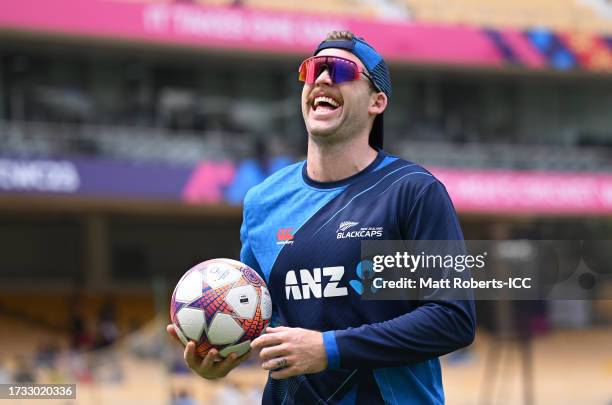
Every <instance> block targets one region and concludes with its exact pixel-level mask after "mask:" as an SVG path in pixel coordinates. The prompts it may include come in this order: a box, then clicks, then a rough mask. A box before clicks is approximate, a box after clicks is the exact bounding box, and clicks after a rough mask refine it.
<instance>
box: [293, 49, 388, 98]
mask: <svg viewBox="0 0 612 405" xmlns="http://www.w3.org/2000/svg"><path fill="white" fill-rule="evenodd" d="M326 69H327V73H329V77H331V80H332V83H334V84H340V83H344V82H350V81H353V80H359V75H360V74H362V75H364V76H365V77H367V78H368V80H369V81H370V83H372V85H373V86H374V88H375V89H376V91H380V89H379V88H378V86H377V85H376V83H374V81H373V80H372V78H371V77H370V75H368V74H367V73H366V72H365V71H364V70H363V68H362V67H360V66H358V65H357V64H356V63H355V62H353V61H352V60H349V59H345V58H341V57H339V56H312V57H310V58H308V59H306V60H305V61H304V62H302V64H301V65H300V69H299V72H300V76H299V80H300V81H302V82H305V83H306V84H314V82H315V81H316V80H317V77H319V76H320V75H321V73H322V72H323V71H324V70H326Z"/></svg>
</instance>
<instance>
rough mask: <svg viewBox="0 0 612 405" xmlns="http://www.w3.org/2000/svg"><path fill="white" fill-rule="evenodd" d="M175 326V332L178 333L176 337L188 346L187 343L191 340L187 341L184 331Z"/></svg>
mask: <svg viewBox="0 0 612 405" xmlns="http://www.w3.org/2000/svg"><path fill="white" fill-rule="evenodd" d="M173 326H174V330H175V331H176V335H177V336H178V338H179V340H180V341H181V342H182V343H183V344H184V345H187V342H189V340H188V339H187V337H186V336H185V335H184V334H183V331H182V330H181V328H179V327H178V326H176V325H173Z"/></svg>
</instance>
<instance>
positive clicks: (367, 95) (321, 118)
mask: <svg viewBox="0 0 612 405" xmlns="http://www.w3.org/2000/svg"><path fill="white" fill-rule="evenodd" d="M317 56H339V57H342V58H345V59H349V60H351V61H353V62H355V63H356V64H357V65H358V66H360V67H361V68H362V69H364V70H365V68H364V66H363V63H361V61H360V60H359V58H357V57H356V56H355V55H353V54H352V53H350V52H348V51H345V50H343V49H334V48H329V49H324V50H322V51H321V52H319V53H318V54H317ZM372 94H373V92H372V90H371V88H370V83H369V81H368V79H367V78H366V77H365V76H363V75H361V78H360V79H359V80H354V81H348V82H343V83H340V84H334V83H332V81H331V77H330V76H329V72H328V71H327V70H324V71H323V72H321V74H320V75H319V77H317V78H316V80H315V82H314V83H313V84H312V85H310V84H306V83H304V87H303V89H302V115H303V116H304V123H305V124H306V129H307V130H308V133H309V134H310V136H312V137H314V138H316V139H317V140H325V141H328V142H337V141H340V140H344V139H348V138H350V137H351V136H352V135H354V134H356V133H359V132H362V131H363V128H365V127H367V125H368V124H369V120H370V116H369V114H368V107H369V105H370V103H371V98H372ZM329 99H331V100H329Z"/></svg>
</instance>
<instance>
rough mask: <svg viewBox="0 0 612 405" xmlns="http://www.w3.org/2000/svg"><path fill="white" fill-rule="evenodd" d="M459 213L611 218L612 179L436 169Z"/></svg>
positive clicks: (435, 171)
mask: <svg viewBox="0 0 612 405" xmlns="http://www.w3.org/2000/svg"><path fill="white" fill-rule="evenodd" d="M431 172H432V173H433V174H434V175H435V176H436V177H438V178H439V179H440V180H441V181H442V182H443V183H444V184H445V185H446V189H447V190H448V193H449V194H450V196H451V199H452V200H453V203H454V204H455V208H456V209H457V211H459V212H465V213H491V214H503V213H508V214H547V215H554V214H566V215H571V214H594V215H598V214H604V215H606V214H607V215H609V214H612V175H610V174H597V173H557V172H530V171H505V170H472V169H442V168H435V169H432V170H431Z"/></svg>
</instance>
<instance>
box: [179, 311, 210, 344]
mask: <svg viewBox="0 0 612 405" xmlns="http://www.w3.org/2000/svg"><path fill="white" fill-rule="evenodd" d="M176 319H177V320H178V323H179V325H180V327H181V329H182V330H183V332H184V333H185V336H186V337H187V338H189V339H192V340H196V341H197V340H200V337H201V336H202V332H203V331H204V327H205V326H206V318H205V317H204V311H202V310H201V309H197V308H186V307H185V308H181V309H180V310H179V311H178V312H177V313H176Z"/></svg>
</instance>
